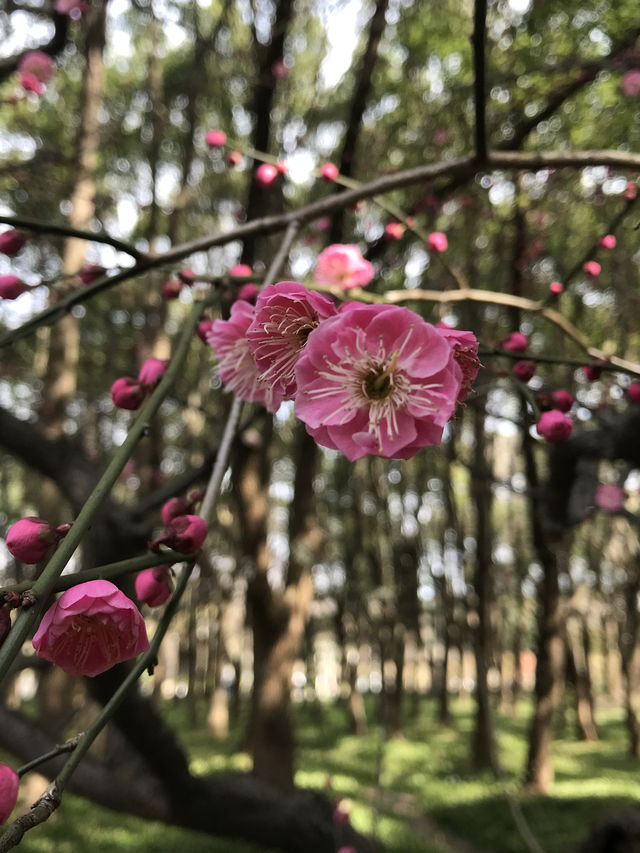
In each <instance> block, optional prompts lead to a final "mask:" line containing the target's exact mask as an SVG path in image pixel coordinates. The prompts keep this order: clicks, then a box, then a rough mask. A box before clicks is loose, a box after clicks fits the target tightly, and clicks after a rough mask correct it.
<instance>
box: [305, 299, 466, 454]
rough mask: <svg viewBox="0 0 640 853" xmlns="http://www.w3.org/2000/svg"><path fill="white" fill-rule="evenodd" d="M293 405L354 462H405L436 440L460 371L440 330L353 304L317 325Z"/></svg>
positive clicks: (407, 314)
mask: <svg viewBox="0 0 640 853" xmlns="http://www.w3.org/2000/svg"><path fill="white" fill-rule="evenodd" d="M296 382H297V385H298V389H299V390H298V393H297V394H296V398H295V410H296V414H297V415H298V417H299V418H300V419H301V420H302V421H304V422H305V424H306V427H307V432H309V434H310V435H311V436H312V437H313V438H314V439H315V440H316V441H317V442H318V444H321V445H323V446H324V447H332V448H334V449H336V450H340V451H342V453H344V454H345V456H346V457H347V458H348V459H349V460H350V461H353V460H354V459H359V458H360V457H361V456H365V455H366V454H376V455H378V456H385V457H390V458H394V459H409V458H410V457H411V456H413V455H414V454H415V453H417V451H418V450H419V449H420V448H421V447H425V446H426V445H433V444H440V442H441V440H442V432H443V428H444V425H445V424H446V422H447V421H448V420H449V418H450V417H451V416H452V414H453V412H454V410H455V406H456V400H457V398H458V395H459V393H460V386H461V382H462V371H461V369H460V367H459V366H458V364H457V363H456V361H455V359H454V357H453V351H452V348H451V346H450V345H449V343H448V342H447V341H446V340H445V339H444V338H443V337H442V335H441V334H440V333H439V332H438V330H437V329H436V328H435V327H434V326H432V325H430V324H429V323H427V322H425V321H424V320H423V319H422V318H421V317H420V316H418V315H417V314H415V313H414V312H413V311H410V310H409V309H407V308H401V307H398V306H394V305H358V304H356V305H355V306H354V307H351V308H350V309H349V310H347V311H343V312H341V313H339V314H337V315H336V316H335V317H331V318H329V319H328V320H325V321H324V322H322V323H320V325H319V326H318V327H317V328H316V329H314V331H313V332H311V334H310V335H309V338H308V340H307V345H306V347H305V348H304V350H303V351H302V354H301V355H300V358H299V360H298V364H297V365H296Z"/></svg>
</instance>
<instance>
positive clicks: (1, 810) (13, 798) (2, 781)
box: [0, 764, 20, 824]
mask: <svg viewBox="0 0 640 853" xmlns="http://www.w3.org/2000/svg"><path fill="white" fill-rule="evenodd" d="M19 787H20V777H19V776H18V774H17V773H16V771H15V770H12V769H11V767H9V765H8V764H0V824H3V823H6V822H7V819H8V817H9V815H10V814H11V812H12V811H13V810H14V808H15V805H16V803H17V801H18V788H19Z"/></svg>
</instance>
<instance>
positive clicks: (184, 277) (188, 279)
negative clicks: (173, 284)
mask: <svg viewBox="0 0 640 853" xmlns="http://www.w3.org/2000/svg"><path fill="white" fill-rule="evenodd" d="M178 275H179V276H180V281H181V282H182V283H183V284H193V282H194V279H195V278H196V274H195V273H194V271H193V270H190V269H186V270H180V272H179V273H178Z"/></svg>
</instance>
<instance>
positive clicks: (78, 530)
mask: <svg viewBox="0 0 640 853" xmlns="http://www.w3.org/2000/svg"><path fill="white" fill-rule="evenodd" d="M205 306H206V301H203V302H197V303H195V304H194V306H193V310H192V312H191V316H190V317H189V319H188V320H187V322H186V323H185V325H184V328H183V330H182V333H181V335H180V338H179V340H178V344H177V346H176V349H175V352H174V354H173V357H172V359H171V361H170V363H169V366H168V367H167V370H166V372H165V373H164V375H163V376H162V379H161V380H160V382H159V384H158V386H157V388H156V389H155V391H154V392H153V394H152V395H151V396H150V397H149V399H148V400H147V401H146V403H145V404H144V405H143V407H142V408H141V409H140V414H139V415H138V417H137V418H136V419H135V421H134V422H133V424H132V425H131V428H130V429H129V432H128V434H127V437H126V438H125V440H124V441H123V443H122V444H121V445H120V447H119V448H118V450H117V451H116V453H115V455H114V457H113V459H112V460H111V462H110V463H109V465H108V466H107V468H106V470H105V472H104V473H103V475H102V477H101V478H100V480H99V481H98V484H97V485H96V487H95V488H94V490H93V492H92V493H91V495H90V496H89V498H88V500H87V502H86V503H85V505H84V506H83V508H82V510H81V511H80V513H79V515H78V517H77V519H76V520H75V522H74V523H73V525H72V527H71V530H70V531H69V532H68V534H67V535H66V536H65V538H64V539H63V540H62V542H61V543H60V545H59V547H58V549H57V551H56V552H55V553H54V555H53V556H52V557H51V559H50V560H49V562H48V563H47V565H46V566H45V568H44V570H43V572H42V574H41V575H40V577H39V578H38V579H37V580H36V581H35V582H34V583H33V584H32V586H31V588H32V590H33V593H34V595H35V597H36V599H37V600H38V601H39V602H41V603H42V604H44V603H46V601H47V598H48V597H49V595H50V594H51V592H52V590H53V588H54V585H55V583H56V581H57V580H58V578H59V577H60V575H61V574H62V570H63V569H64V567H65V566H66V565H67V563H68V562H69V559H70V558H71V556H72V554H73V553H74V551H75V550H76V548H77V547H78V545H79V544H80V541H81V539H82V537H83V536H84V534H85V532H86V531H87V529H88V528H89V526H90V525H91V522H92V521H93V519H94V518H95V516H96V514H97V513H98V511H99V509H100V507H101V506H102V504H103V503H104V501H105V500H106V498H107V496H108V495H109V493H110V492H111V489H112V488H113V486H114V485H115V483H116V481H117V479H118V477H119V476H120V474H121V472H122V469H123V468H124V466H125V465H126V463H127V461H128V460H129V458H130V456H131V454H132V453H133V450H134V448H135V446H136V444H137V443H138V441H139V440H140V438H141V437H142V435H143V434H144V432H145V430H146V429H147V427H148V425H149V421H150V420H151V419H152V418H153V416H154V415H155V414H156V412H157V411H158V409H159V408H160V406H161V404H162V402H163V401H164V399H165V397H166V396H167V394H168V393H169V391H170V389H171V386H172V384H173V382H174V381H175V379H176V378H177V377H178V375H179V373H180V371H181V369H182V365H183V363H184V361H185V359H186V357H187V354H188V352H189V347H190V346H191V343H192V341H193V339H194V337H195V330H196V328H197V325H198V322H199V320H200V318H201V316H202V312H203V311H204V308H205ZM41 609H42V607H38V606H36V607H30V608H28V609H25V608H22V609H21V610H20V612H19V613H18V616H17V618H16V621H15V623H14V625H13V627H12V628H11V630H10V631H9V633H8V634H7V637H6V639H5V641H4V643H3V645H2V647H1V648H0V681H1V680H2V679H3V678H4V676H5V675H6V674H7V672H8V670H9V667H10V666H11V663H12V661H13V659H14V658H15V656H16V655H17V654H18V652H19V651H20V648H21V647H22V644H23V643H24V641H25V640H26V639H27V637H28V636H29V632H30V631H31V629H32V628H33V626H34V625H35V623H36V621H37V619H38V617H39V616H40V613H41Z"/></svg>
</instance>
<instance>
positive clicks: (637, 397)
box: [627, 382, 640, 403]
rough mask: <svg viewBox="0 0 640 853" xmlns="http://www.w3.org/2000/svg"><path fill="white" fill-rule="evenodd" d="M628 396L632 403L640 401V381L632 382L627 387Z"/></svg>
mask: <svg viewBox="0 0 640 853" xmlns="http://www.w3.org/2000/svg"><path fill="white" fill-rule="evenodd" d="M627 397H628V398H629V400H630V401H631V402H632V403H640V382H632V383H631V385H629V387H628V388H627Z"/></svg>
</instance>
